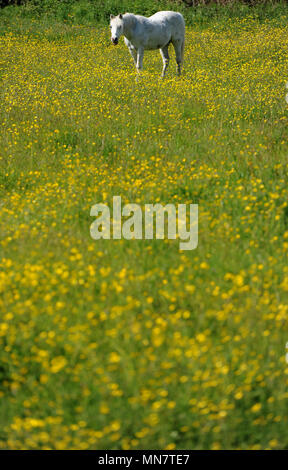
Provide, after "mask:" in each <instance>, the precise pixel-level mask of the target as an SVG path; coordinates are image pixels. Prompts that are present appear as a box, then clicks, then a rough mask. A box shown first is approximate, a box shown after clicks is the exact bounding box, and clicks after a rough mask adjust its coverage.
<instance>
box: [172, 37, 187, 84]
mask: <svg viewBox="0 0 288 470" xmlns="http://www.w3.org/2000/svg"><path fill="white" fill-rule="evenodd" d="M172 44H173V46H174V49H175V54H176V62H177V74H178V75H181V67H182V61H183V47H184V42H183V41H181V40H180V39H178V40H174V41H172Z"/></svg>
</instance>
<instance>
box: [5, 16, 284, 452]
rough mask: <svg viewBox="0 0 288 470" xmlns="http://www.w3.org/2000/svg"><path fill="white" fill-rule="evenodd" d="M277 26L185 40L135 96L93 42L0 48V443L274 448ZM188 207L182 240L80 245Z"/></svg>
mask: <svg viewBox="0 0 288 470" xmlns="http://www.w3.org/2000/svg"><path fill="white" fill-rule="evenodd" d="M287 47H288V27H287V26H286V27H283V26H282V25H281V26H280V25H278V24H277V22H273V21H270V22H269V21H265V22H262V23H260V22H258V21H256V20H254V19H253V18H252V17H247V18H246V19H242V20H241V21H239V22H237V23H235V22H232V21H231V22H229V21H227V23H226V24H225V26H223V24H217V23H215V25H213V26H209V27H208V28H202V29H201V30H200V29H197V28H195V29H194V28H192V27H189V28H188V29H187V36H186V50H185V62H184V73H183V76H182V77H181V78H177V77H176V75H175V66H176V64H174V55H173V53H172V51H171V56H172V60H171V64H170V68H169V72H168V75H167V78H166V79H165V80H161V79H160V78H159V76H160V73H161V67H162V63H161V58H160V54H159V52H158V51H156V52H150V53H146V54H145V57H144V71H143V74H142V75H141V77H140V79H139V80H138V82H137V81H136V80H135V77H136V73H135V70H134V66H133V63H132V60H131V58H130V56H129V54H128V51H127V49H126V47H125V46H124V43H123V41H121V44H120V45H119V46H118V47H113V46H112V45H111V44H110V38H109V28H108V26H107V28H103V27H97V26H95V27H88V26H75V25H74V26H71V25H70V26H69V25H65V24H52V25H51V26H45V27H43V25H41V24H40V22H37V21H31V22H30V23H28V24H27V23H25V24H23V25H22V27H21V25H19V24H18V25H14V24H13V23H11V24H10V25H6V26H5V28H3V27H2V28H1V36H0V79H1V88H0V123H1V124H0V125H1V135H0V312H1V314H0V315H1V317H0V423H1V424H0V447H1V448H4V449H148V448H150V449H155V448H158V449H220V448H226V449H277V448H285V447H286V448H287V446H288V432H287V429H288V426H287V425H288V423H287V398H288V391H287V384H288V365H287V364H286V362H285V353H286V350H285V344H286V342H287V341H288V324H287V314H288V303H287V298H288V264H287V248H288V200H287V196H288V185H287V155H288V129H287V124H288V109H287V104H286V103H285V99H284V97H285V82H286V81H287V79H288V55H287ZM114 195H119V196H121V197H122V201H123V204H124V203H137V204H140V205H141V206H143V205H144V204H147V203H152V204H155V203H162V204H163V205H165V204H167V203H174V204H179V203H186V204H191V203H194V204H195V203H197V204H199V244H198V247H197V249H196V250H193V251H190V252H188V251H179V242H178V241H177V240H164V241H163V240H143V241H141V240H132V241H128V240H99V241H95V240H93V239H92V238H91V237H90V225H91V223H92V221H93V218H91V217H90V209H91V207H92V206H93V205H94V204H96V203H98V202H104V203H107V204H109V205H110V204H111V201H112V197H113V196H114Z"/></svg>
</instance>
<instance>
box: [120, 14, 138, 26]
mask: <svg viewBox="0 0 288 470" xmlns="http://www.w3.org/2000/svg"><path fill="white" fill-rule="evenodd" d="M123 18H124V20H125V26H126V25H127V26H128V27H129V28H133V27H134V26H135V23H136V18H135V15H133V13H125V14H124V15H123Z"/></svg>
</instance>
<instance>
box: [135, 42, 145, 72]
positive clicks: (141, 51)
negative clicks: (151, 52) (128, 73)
mask: <svg viewBox="0 0 288 470" xmlns="http://www.w3.org/2000/svg"><path fill="white" fill-rule="evenodd" d="M143 56H144V48H143V47H139V48H138V50H137V63H136V68H137V72H138V73H139V72H140V71H141V70H142V68H143Z"/></svg>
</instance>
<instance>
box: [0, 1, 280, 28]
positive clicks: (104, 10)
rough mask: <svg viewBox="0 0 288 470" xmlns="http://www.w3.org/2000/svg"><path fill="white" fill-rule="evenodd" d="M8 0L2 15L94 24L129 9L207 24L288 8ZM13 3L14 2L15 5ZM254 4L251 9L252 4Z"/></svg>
mask: <svg viewBox="0 0 288 470" xmlns="http://www.w3.org/2000/svg"><path fill="white" fill-rule="evenodd" d="M16 3H17V2H13V0H11V2H9V3H8V4H9V5H10V6H8V7H7V8H5V9H3V11H2V13H1V14H2V16H4V17H5V16H9V17H11V16H14V15H16V16H17V15H18V16H22V17H29V18H31V17H42V18H43V17H44V18H46V19H49V20H50V21H52V20H54V21H55V20H56V21H65V22H68V23H75V24H77V23H81V24H93V23H95V22H97V23H100V24H101V23H102V24H104V23H107V22H108V20H109V16H110V14H111V13H112V14H118V13H120V12H124V13H125V12H126V11H130V12H133V13H137V14H142V15H144V16H150V15H152V14H153V13H155V12H156V11H159V10H177V11H180V12H182V13H183V14H184V16H185V19H186V22H187V24H191V25H194V24H197V25H201V24H202V25H207V24H209V23H211V22H213V21H214V20H215V19H217V21H221V22H225V21H226V19H227V18H229V17H235V18H243V17H245V15H247V14H248V13H251V12H252V15H253V16H255V17H256V18H260V19H265V18H267V19H268V18H269V19H273V18H278V17H279V16H281V15H283V14H284V13H286V11H287V3H286V2H285V0H280V1H272V0H271V1H270V0H259V1H257V0H256V1H255V2H252V3H251V2H249V1H241V0H231V1H227V2H225V1H224V2H222V4H221V2H219V1H217V2H216V1H209V2H207V4H203V2H202V1H201V2H195V3H194V4H193V5H192V6H191V5H190V6H188V5H187V4H186V3H185V2H183V1H181V0H121V1H119V0H79V1H76V0H62V1H59V0H26V1H22V2H21V0H19V2H18V3H17V4H18V5H19V3H21V6H18V7H15V4H16ZM12 4H13V5H12ZM252 4H253V5H254V6H253V8H252V9H251V5H252Z"/></svg>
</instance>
